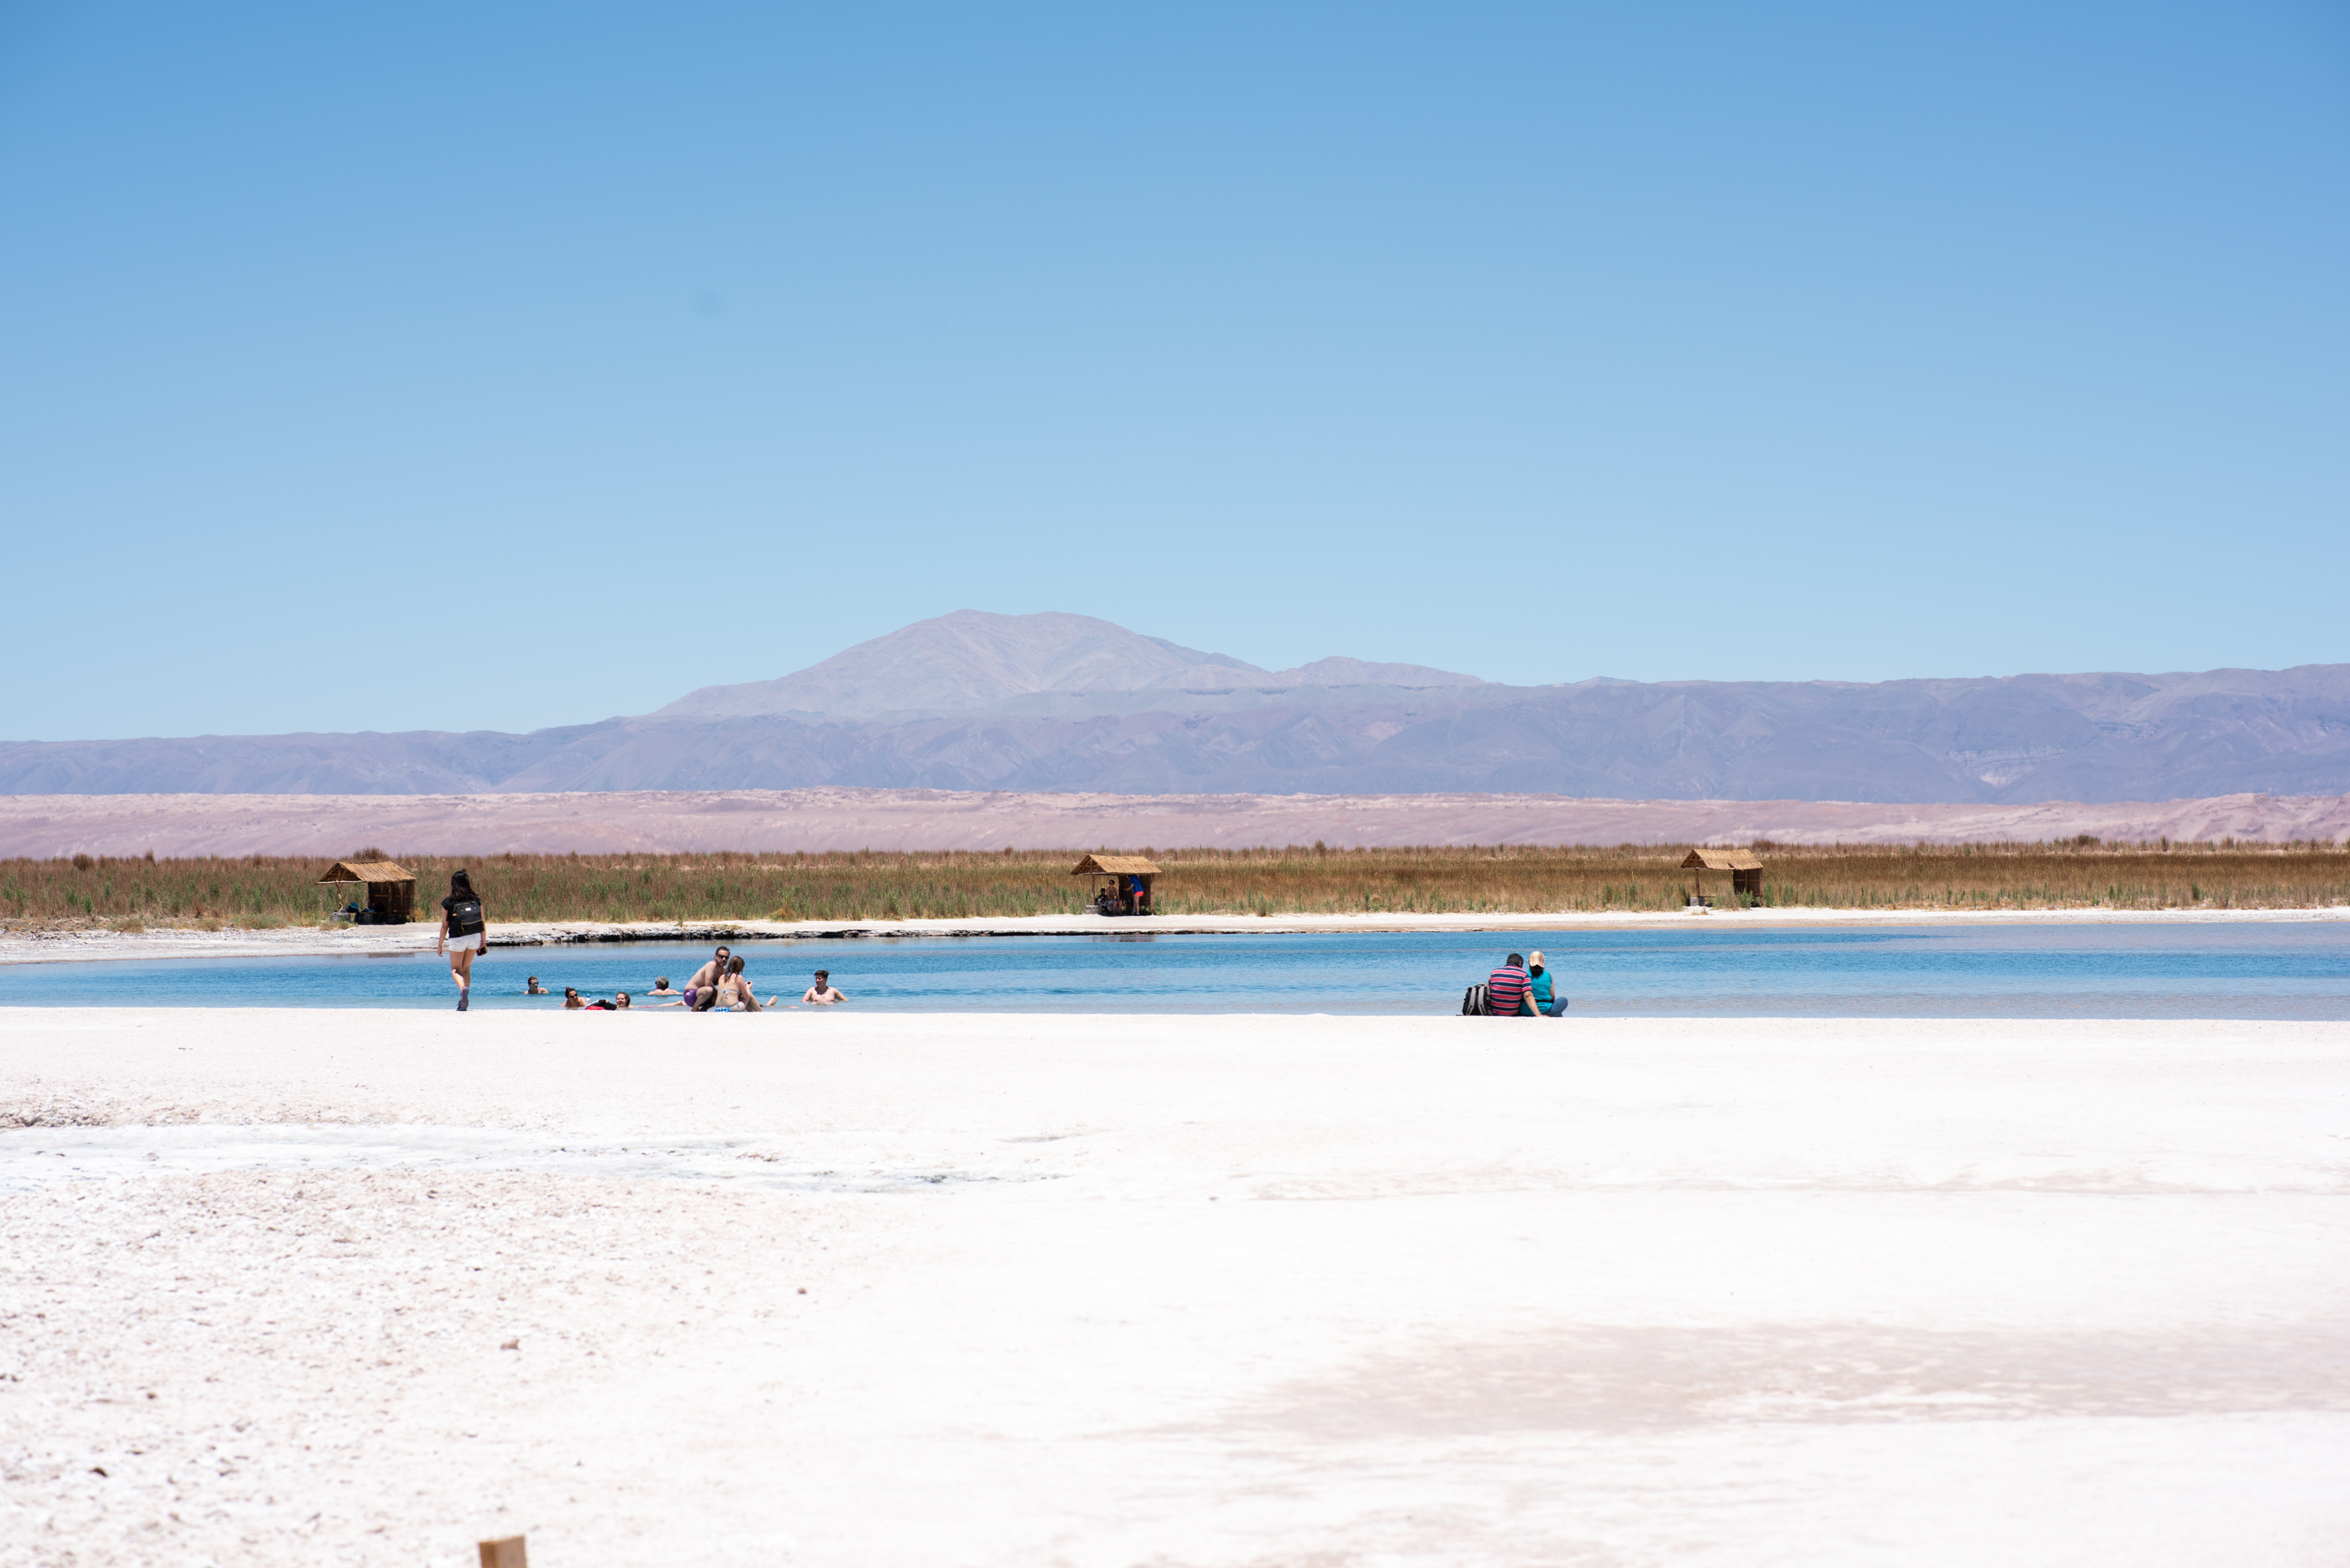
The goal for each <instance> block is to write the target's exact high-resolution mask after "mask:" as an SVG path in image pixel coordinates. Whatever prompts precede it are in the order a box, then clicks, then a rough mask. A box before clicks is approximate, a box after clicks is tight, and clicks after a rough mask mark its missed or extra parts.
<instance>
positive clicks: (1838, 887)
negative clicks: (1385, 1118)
mask: <svg viewBox="0 0 2350 1568" xmlns="http://www.w3.org/2000/svg"><path fill="white" fill-rule="evenodd" d="M1754 847H1755V848H1756V849H1757V850H1758V851H1759V852H1760V853H1761V855H1762V857H1763V864H1764V871H1763V894H1762V896H1761V897H1760V898H1758V899H1755V900H1753V901H1754V902H1756V903H1758V904H1760V905H1762V906H1763V907H1765V908H1784V907H1791V906H1799V907H1803V908H1810V909H2189V908H2197V909H2308V908H2315V907H2322V906H2326V905H2332V904H2340V903H2344V902H2346V901H2350V848H2345V847H2343V846H2334V845H2325V844H2293V845H2257V844H2239V843H2235V842H2232V841H2223V842H2221V843H2218V844H2169V843H2158V844H2119V843H2099V842H2096V841H2094V840H2088V839H2081V840H2075V841H2073V842H2069V843H2064V844H1961V845H1917V846H1907V847H1899V846H1897V847H1887V846H1877V845H1867V846H1861V845H1839V846H1825V847H1823V846H1785V845H1771V844H1760V845H1757V846H1754ZM1687 852H1688V846H1685V845H1683V846H1659V845H1622V846H1617V847H1615V848H1604V847H1590V846H1556V847H1540V846H1495V847H1486V848H1478V847H1468V848H1421V849H1367V850H1366V849H1353V850H1345V849H1326V848H1324V847H1322V846H1289V847H1286V848H1280V849H1251V850H1223V849H1184V850H1157V849H1149V848H1146V849H1145V850H1144V853H1146V854H1149V855H1150V856H1151V857H1154V858H1155V859H1157V860H1158V861H1159V864H1160V865H1161V866H1162V867H1165V873H1166V874H1165V875H1164V876H1162V877H1160V878H1159V890H1158V898H1159V909H1160V911H1161V912H1162V913H1166V914H1170V915H1196V914H1252V915H1268V916H1269V915H1275V914H1336V913H1349V912H1361V911H1367V910H1392V911H1400V912H1418V913H1431V914H1488V913H1492V914H1498V913H1544V912H1563V911H1605V910H1611V909H1622V910H1640V909H1678V908H1679V907H1680V904H1681V902H1682V899H1683V898H1684V897H1685V895H1686V892H1687V890H1688V888H1689V887H1690V880H1691V878H1690V874H1689V873H1687V872H1684V871H1681V870H1679V869H1678V866H1679V861H1680V859H1681V857H1682V856H1684V855H1685V854H1686V853H1687ZM1079 853H1080V852H1079V851H1076V850H1063V851H1050V852H1047V851H1023V852H1021V853H1018V854H988V853H984V852H976V851H973V852H964V851H954V852H941V853H929V854H925V853H908V854H897V853H876V852H871V851H865V852H856V853H830V854H789V853H782V854H764V855H752V854H743V853H722V854H707V855H501V856H493V857H487V858H484V859H473V860H467V861H462V862H461V861H457V860H452V859H449V858H447V857H438V856H430V855H424V856H404V855H395V856H394V857H393V858H395V859H398V860H400V862H401V863H402V864H403V865H405V866H407V867H410V868H411V870H414V871H415V872H417V874H418V877H419V882H418V897H417V902H418V913H419V918H420V919H436V920H437V919H438V918H439V909H438V900H439V898H440V896H441V894H442V892H444V891H445V890H446V888H447V887H448V875H449V872H450V871H451V870H452V869H453V868H455V867H457V866H458V865H460V864H463V865H466V866H469V867H472V869H473V880H474V885H475V886H476V887H477V888H480V889H481V891H482V894H483V896H484V901H485V904H486V906H487V909H488V911H489V913H490V916H491V919H493V920H612V921H620V920H629V921H645V920H654V921H671V920H674V921H688V922H703V921H712V920H718V921H723V920H741V919H759V918H763V917H768V916H775V917H777V918H781V919H825V920H852V919H923V918H929V919H984V918H989V917H1000V916H1007V915H1052V914H1067V913H1074V912H1076V910H1078V909H1081V908H1082V907H1083V906H1084V901H1085V898H1086V896H1087V884H1086V882H1085V881H1084V879H1082V878H1078V877H1071V876H1070V875H1068V870H1069V867H1071V866H1073V865H1074V864H1076V859H1077V856H1078V854H1079ZM326 865H327V862H326V861H324V860H322V859H318V858H313V857H272V856H249V857H244V858H243V859H213V858H203V859H177V860H174V859H164V860H156V859H151V858H138V859H132V858H127V857H126V858H116V857H89V856H76V857H73V858H72V859H70V860H68V859H56V860H27V859H17V860H6V861H0V919H8V920H12V921H18V922H37V923H40V924H44V925H58V924H70V925H85V926H87V925H107V926H112V927H115V928H117V929H130V927H131V926H132V925H134V924H135V923H139V922H144V923H146V924H148V925H162V924H171V925H186V924H192V923H194V924H219V923H223V922H226V923H232V924H235V925H240V926H271V925H284V924H287V923H313V922H317V921H318V920H320V919H323V918H324V917H325V914H326V911H327V910H328V908H329V906H330V898H329V894H330V893H331V891H332V890H331V889H329V888H319V887H317V886H316V885H315V880H316V878H317V876H318V874H319V873H320V872H321V871H322V870H324V869H325V867H326ZM1706 884H1707V888H1708V890H1709V891H1710V892H1712V893H1714V894H1716V895H1717V896H1718V897H1719V898H1720V899H1721V902H1724V903H1728V902H1730V901H1731V899H1730V898H1729V891H1730V889H1729V877H1727V876H1725V875H1723V874H1721V873H1711V874H1709V875H1708V876H1707V877H1706Z"/></svg>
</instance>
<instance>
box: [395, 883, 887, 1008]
mask: <svg viewBox="0 0 2350 1568" xmlns="http://www.w3.org/2000/svg"><path fill="white" fill-rule="evenodd" d="M489 945H490V938H489V925H488V922H487V920H485V919H484V917H483V914H482V899H481V896H480V895H479V894H477V893H475V892H474V891H473V877H471V876H470V875H469V874H468V873H466V872H463V871H457V872H453V873H452V874H451V875H450V877H449V896H448V897H447V898H443V899H442V900H441V932H440V935H439V936H438V937H437V938H435V939H434V941H433V944H432V946H433V950H434V951H435V952H439V953H442V954H445V955H447V957H448V960H449V977H450V978H451V979H452V980H453V981H456V982H457V1011H458V1012H466V1011H467V1010H468V1009H469V1007H470V1006H471V1004H472V1002H473V961H474V960H475V959H476V958H478V957H480V956H481V955H482V953H484V951H486V950H488V948H489ZM743 967H744V966H743V959H742V955H741V954H739V953H735V952H733V951H732V950H729V949H726V948H723V947H722V948H720V949H719V950H717V951H716V952H715V953H713V954H712V955H711V959H710V961H709V962H707V963H705V964H703V965H702V967H701V968H700V969H698V970H695V971H693V978H692V979H691V980H689V981H686V982H685V989H684V990H682V991H672V990H671V988H670V983H669V976H667V975H662V976H660V978H658V979H656V980H655V981H653V985H652V989H651V990H650V991H648V992H645V993H644V995H643V996H642V998H641V999H639V998H636V997H631V996H630V995H629V993H628V992H625V991H622V992H614V993H613V995H612V998H611V1000H609V1001H606V1000H605V999H603V998H601V997H598V998H597V999H595V1000H594V1001H589V1000H587V998H584V997H582V996H581V995H580V994H579V988H578V987H577V986H574V985H567V986H565V987H564V988H563V1006H564V1009H565V1011H567V1012H570V1011H582V1012H629V1011H633V1010H634V1009H636V1008H639V1007H682V1008H685V1009H686V1010H688V1011H689V1012H764V1011H765V1010H766V1009H768V1008H770V1007H773V1006H775V1004H776V1003H777V1002H781V1001H782V1000H783V993H782V992H776V993H775V995H773V996H770V997H768V998H767V1000H766V1001H765V1002H761V1001H760V1000H759V993H758V992H757V991H756V990H754V988H753V986H752V984H751V981H750V980H749V979H748V978H747V977H746V976H745V975H744V974H743ZM525 992H526V994H528V995H531V996H551V995H553V994H554V993H553V992H550V991H548V990H547V989H546V986H544V985H541V984H540V983H539V980H538V976H536V975H532V976H531V977H530V981H529V984H528V985H527V986H526V987H525ZM847 1000H848V998H847V995H846V994H845V993H843V992H840V991H839V990H837V989H836V988H835V987H834V985H833V983H832V971H830V970H822V969H820V970H818V971H816V983H815V984H814V985H811V986H809V987H808V988H807V990H806V991H805V992H801V993H800V1001H802V1002H805V1003H806V1004H807V1005H808V1006H810V1007H832V1006H835V1005H837V1004H838V1003H840V1002H846V1001H847Z"/></svg>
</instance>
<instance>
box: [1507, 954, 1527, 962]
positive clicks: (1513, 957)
mask: <svg viewBox="0 0 2350 1568" xmlns="http://www.w3.org/2000/svg"><path fill="white" fill-rule="evenodd" d="M1510 961H1511V962H1512V963H1514V964H1523V963H1524V962H1525V960H1524V959H1523V958H1522V957H1521V956H1519V955H1518V954H1516V953H1512V954H1511V955H1510Z"/></svg>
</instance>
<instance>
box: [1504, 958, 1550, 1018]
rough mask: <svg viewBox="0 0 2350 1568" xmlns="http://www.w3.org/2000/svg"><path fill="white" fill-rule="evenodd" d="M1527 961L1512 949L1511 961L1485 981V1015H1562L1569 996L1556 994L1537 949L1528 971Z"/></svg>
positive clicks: (1510, 1016) (1508, 1016) (1545, 1016)
mask: <svg viewBox="0 0 2350 1568" xmlns="http://www.w3.org/2000/svg"><path fill="white" fill-rule="evenodd" d="M1525 963H1526V961H1525V960H1524V959H1522V958H1520V957H1519V956H1518V955H1517V954H1515V953H1512V954H1511V955H1510V957H1509V961H1508V962H1506V963H1504V964H1503V965H1502V967H1501V968H1499V969H1497V970H1495V971H1493V972H1492V974H1491V975H1489V976H1488V977H1487V978H1486V981H1485V1015H1486V1016H1487V1017H1489V1018H1563V1017H1565V1015H1566V998H1565V997H1563V996H1554V995H1553V994H1552V990H1551V977H1550V971H1548V970H1546V969H1544V968H1543V956H1542V954H1541V953H1539V952H1537V953H1535V954H1534V967H1533V969H1532V970H1531V971H1529V970H1528V969H1527V968H1526V967H1525Z"/></svg>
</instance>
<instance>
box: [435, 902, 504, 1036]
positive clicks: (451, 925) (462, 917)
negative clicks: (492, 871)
mask: <svg viewBox="0 0 2350 1568" xmlns="http://www.w3.org/2000/svg"><path fill="white" fill-rule="evenodd" d="M489 946H490V928H489V924H488V922H487V921H485V920H484V919H482V900H481V898H479V896H477V895H476V894H475V893H474V891H473V877H471V876H469V875H467V874H466V873H465V872H463V871H452V872H451V873H450V875H449V896H448V897H447V898H443V899H442V900H441V934H440V935H439V936H438V937H436V938H434V939H433V941H432V950H433V951H434V952H439V953H446V954H448V955H449V976H450V978H451V979H452V980H454V981H456V982H457V1011H458V1012H464V1011H465V1010H466V1009H467V1008H468V1007H470V1006H471V1005H472V1003H473V960H474V959H475V958H477V957H479V956H480V955H481V954H482V953H484V952H486V951H488V950H489Z"/></svg>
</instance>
